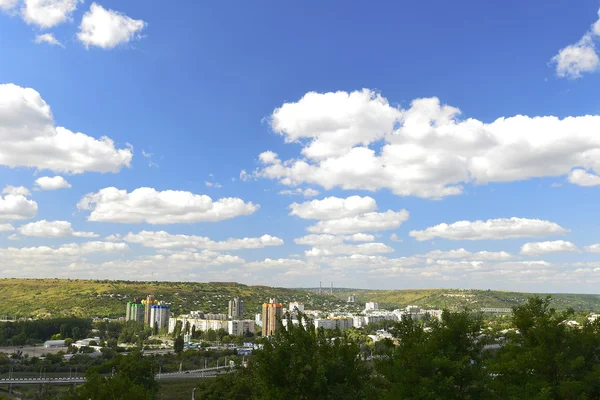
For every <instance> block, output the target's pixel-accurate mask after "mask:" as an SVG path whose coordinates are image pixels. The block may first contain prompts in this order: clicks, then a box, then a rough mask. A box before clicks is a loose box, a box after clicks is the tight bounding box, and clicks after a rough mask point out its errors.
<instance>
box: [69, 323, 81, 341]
mask: <svg viewBox="0 0 600 400" xmlns="http://www.w3.org/2000/svg"><path fill="white" fill-rule="evenodd" d="M71 336H72V337H73V340H79V339H81V329H79V327H78V326H76V327H74V328H73V329H72V330H71Z"/></svg>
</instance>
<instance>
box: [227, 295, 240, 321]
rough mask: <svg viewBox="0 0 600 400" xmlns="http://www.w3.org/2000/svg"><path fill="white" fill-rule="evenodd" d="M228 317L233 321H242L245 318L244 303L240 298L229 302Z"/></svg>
mask: <svg viewBox="0 0 600 400" xmlns="http://www.w3.org/2000/svg"><path fill="white" fill-rule="evenodd" d="M227 316H228V317H229V318H231V319H240V318H243V317H244V301H243V300H242V299H240V298H239V297H234V298H233V299H231V300H229V308H228V310H227Z"/></svg>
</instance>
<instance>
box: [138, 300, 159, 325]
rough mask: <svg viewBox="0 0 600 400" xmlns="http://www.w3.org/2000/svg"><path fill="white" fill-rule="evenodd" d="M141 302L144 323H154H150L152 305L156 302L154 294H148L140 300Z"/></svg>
mask: <svg viewBox="0 0 600 400" xmlns="http://www.w3.org/2000/svg"><path fill="white" fill-rule="evenodd" d="M142 304H143V305H144V307H145V309H144V324H146V325H154V324H153V323H152V319H151V314H152V306H153V305H156V304H158V302H157V301H156V299H155V298H154V295H152V294H149V295H148V296H147V297H146V299H145V300H142Z"/></svg>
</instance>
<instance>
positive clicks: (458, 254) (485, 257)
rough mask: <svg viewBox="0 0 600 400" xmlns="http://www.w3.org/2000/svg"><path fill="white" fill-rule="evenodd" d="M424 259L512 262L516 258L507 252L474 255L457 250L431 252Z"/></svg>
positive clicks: (483, 252) (484, 252)
mask: <svg viewBox="0 0 600 400" xmlns="http://www.w3.org/2000/svg"><path fill="white" fill-rule="evenodd" d="M423 257H426V258H432V259H440V258H460V259H466V260H478V261H502V260H510V259H511V258H514V256H513V255H512V254H510V253H507V252H506V251H478V252H475V253H472V252H470V251H468V250H465V249H463V248H460V249H456V250H448V251H442V250H434V251H430V252H429V253H427V254H424V255H423Z"/></svg>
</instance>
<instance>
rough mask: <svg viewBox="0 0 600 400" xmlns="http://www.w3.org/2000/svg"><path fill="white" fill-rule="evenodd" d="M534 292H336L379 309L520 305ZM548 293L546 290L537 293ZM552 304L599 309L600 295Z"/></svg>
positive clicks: (560, 298)
mask: <svg viewBox="0 0 600 400" xmlns="http://www.w3.org/2000/svg"><path fill="white" fill-rule="evenodd" d="M534 294H535V293H521V292H505V291H499V290H461V289H411V290H363V289H346V288H344V289H334V291H333V295H334V296H335V297H338V298H339V299H340V300H347V298H348V296H351V295H354V296H355V298H356V301H357V302H358V303H361V304H364V303H365V302H367V301H374V302H377V303H379V307H380V308H389V309H394V308H398V307H404V306H406V305H418V306H421V307H424V308H448V309H450V310H457V309H465V308H469V309H478V308H482V307H501V308H505V307H513V306H516V305H519V304H521V303H523V302H525V300H526V299H527V298H528V297H531V296H533V295H534ZM537 295H538V296H543V297H544V296H547V294H546V293H537ZM551 296H552V305H553V307H555V308H556V309H559V310H564V309H567V308H573V309H574V310H575V311H600V295H596V294H566V293H565V294H551Z"/></svg>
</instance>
